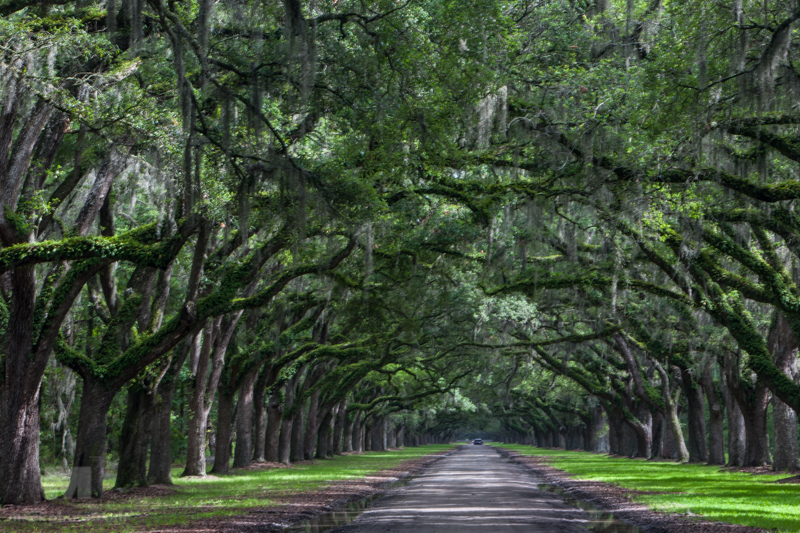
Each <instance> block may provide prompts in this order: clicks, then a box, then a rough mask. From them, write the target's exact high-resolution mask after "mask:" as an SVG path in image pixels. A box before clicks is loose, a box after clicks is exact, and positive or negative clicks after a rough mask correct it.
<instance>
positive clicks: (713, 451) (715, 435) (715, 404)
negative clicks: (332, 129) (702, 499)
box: [703, 361, 725, 465]
mask: <svg viewBox="0 0 800 533" xmlns="http://www.w3.org/2000/svg"><path fill="white" fill-rule="evenodd" d="M711 369H712V362H711V361H709V363H708V364H707V365H706V366H705V368H704V369H703V390H704V391H705V393H706V399H707V400H708V464H710V465H724V464H725V437H724V431H723V426H724V421H725V413H724V412H723V409H722V403H721V402H720V398H719V393H718V387H717V386H716V385H715V383H714V378H713V377H712V375H711Z"/></svg>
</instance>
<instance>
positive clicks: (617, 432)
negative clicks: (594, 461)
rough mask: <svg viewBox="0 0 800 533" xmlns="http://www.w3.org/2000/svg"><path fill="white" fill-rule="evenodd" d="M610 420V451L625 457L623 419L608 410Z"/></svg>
mask: <svg viewBox="0 0 800 533" xmlns="http://www.w3.org/2000/svg"><path fill="white" fill-rule="evenodd" d="M606 417H607V418H608V451H609V453H610V454H612V455H623V453H622V452H623V450H622V440H623V439H622V431H623V425H624V424H623V423H622V417H621V416H619V415H617V414H616V413H614V411H613V409H610V408H609V409H606ZM543 444H544V443H542V442H540V443H539V447H540V448H543V447H544V445H543Z"/></svg>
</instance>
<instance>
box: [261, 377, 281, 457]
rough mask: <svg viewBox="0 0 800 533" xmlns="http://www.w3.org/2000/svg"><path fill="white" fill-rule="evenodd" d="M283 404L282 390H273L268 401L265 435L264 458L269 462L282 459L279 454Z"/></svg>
mask: <svg viewBox="0 0 800 533" xmlns="http://www.w3.org/2000/svg"><path fill="white" fill-rule="evenodd" d="M282 413H283V404H282V403H281V394H280V391H275V392H273V393H272V394H271V395H270V397H269V402H268V403H267V430H266V435H265V436H264V458H265V459H266V460H267V462H270V463H277V462H278V461H279V460H280V455H279V454H278V450H279V446H280V435H281V415H282Z"/></svg>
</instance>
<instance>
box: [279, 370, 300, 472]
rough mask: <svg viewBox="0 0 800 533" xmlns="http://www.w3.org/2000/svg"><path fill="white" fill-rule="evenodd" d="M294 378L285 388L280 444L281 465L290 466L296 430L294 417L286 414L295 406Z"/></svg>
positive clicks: (287, 382) (288, 381)
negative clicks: (293, 437)
mask: <svg viewBox="0 0 800 533" xmlns="http://www.w3.org/2000/svg"><path fill="white" fill-rule="evenodd" d="M295 379H296V378H292V379H290V380H287V381H286V385H285V386H284V401H283V415H282V417H281V433H280V440H279V444H278V459H279V460H280V462H281V463H283V464H285V465H288V464H289V462H290V458H291V453H292V434H293V433H294V428H293V427H292V425H293V424H292V423H293V420H294V417H292V416H288V417H287V416H286V413H287V412H288V411H289V410H290V409H291V408H292V406H293V404H294V381H295Z"/></svg>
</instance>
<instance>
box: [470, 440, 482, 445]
mask: <svg viewBox="0 0 800 533" xmlns="http://www.w3.org/2000/svg"><path fill="white" fill-rule="evenodd" d="M472 444H483V440H481V439H475V440H474V441H472Z"/></svg>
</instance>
